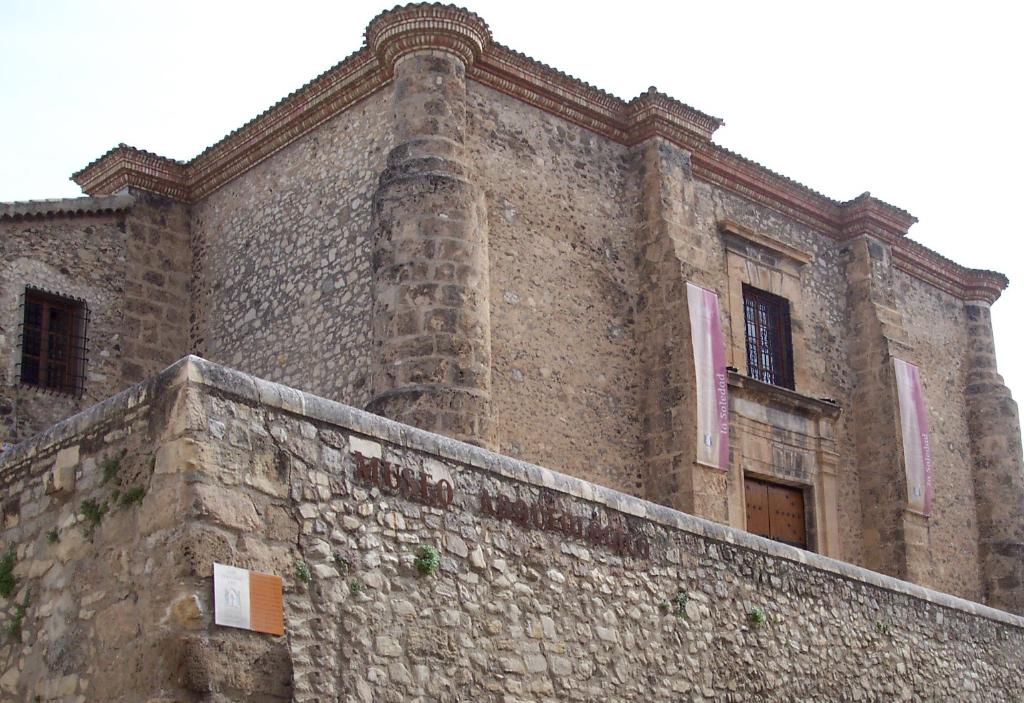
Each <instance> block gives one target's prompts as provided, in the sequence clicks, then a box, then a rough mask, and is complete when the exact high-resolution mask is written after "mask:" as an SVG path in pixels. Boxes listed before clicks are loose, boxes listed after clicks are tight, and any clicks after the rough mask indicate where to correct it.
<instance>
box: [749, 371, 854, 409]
mask: <svg viewBox="0 0 1024 703" xmlns="http://www.w3.org/2000/svg"><path fill="white" fill-rule="evenodd" d="M729 386H730V387H731V388H734V389H736V390H738V391H740V392H741V394H744V395H748V396H754V397H757V398H760V399H767V401H768V402H770V403H772V404H773V405H781V406H783V407H786V408H789V409H792V410H796V411H799V412H802V413H804V414H806V415H813V416H815V417H822V416H824V417H828V418H832V419H835V418H837V417H839V414H840V413H841V412H842V411H843V409H842V408H841V407H840V406H839V405H838V404H837V403H835V402H830V401H827V400H821V399H819V398H812V397H810V396H807V395H804V394H803V393H797V392H796V391H793V390H790V389H788V388H783V387H782V386H773V385H772V384H770V383H765V382H764V381H758V380H757V379H756V378H751V377H750V376H745V375H744V374H741V373H739V372H737V371H729Z"/></svg>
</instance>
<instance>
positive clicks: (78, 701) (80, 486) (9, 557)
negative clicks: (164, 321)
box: [0, 373, 202, 703]
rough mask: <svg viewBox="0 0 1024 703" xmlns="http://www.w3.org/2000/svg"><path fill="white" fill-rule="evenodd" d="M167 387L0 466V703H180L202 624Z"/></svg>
mask: <svg viewBox="0 0 1024 703" xmlns="http://www.w3.org/2000/svg"><path fill="white" fill-rule="evenodd" d="M174 378H175V375H174V374H173V373H172V374H165V375H164V376H162V377H158V378H157V379H155V380H153V381H151V382H149V383H148V384H143V385H140V386H136V387H135V388H133V389H130V390H128V391H125V392H124V393H122V394H120V395H119V396H116V397H115V398H113V399H111V400H108V401H106V402H104V403H103V404H101V405H98V406H94V407H92V408H90V409H89V410H87V411H86V412H84V413H82V414H80V415H77V416H75V417H74V418H72V419H71V420H68V421H65V422H64V423H62V424H60V425H57V426H56V427H54V428H52V429H50V430H48V431H47V432H46V433H44V434H42V435H38V436H36V437H34V438H33V439H32V440H30V441H29V442H25V443H23V444H22V445H20V446H19V447H18V448H17V449H15V450H12V451H11V452H8V453H7V454H5V455H4V456H3V458H2V460H0V490H2V494H3V496H4V498H3V513H2V531H0V550H2V555H3V556H2V559H3V560H2V562H0V618H2V625H0V626H2V629H3V630H2V634H0V699H2V700H5V701H15V700H17V701H38V702H41V701H63V702H65V703H67V702H75V703H82V702H84V701H107V702H110V701H139V700H162V701H169V700H175V701H178V700H182V699H181V698H179V697H177V696H176V694H175V692H176V690H178V689H182V688H183V687H184V685H185V671H186V670H185V667H184V666H183V662H186V661H188V659H189V657H190V656H191V655H190V654H189V652H188V651H187V646H188V642H187V641H186V639H185V637H184V634H183V633H185V632H187V631H189V630H190V629H194V628H195V626H196V623H198V622H200V621H201V617H202V613H201V611H200V602H199V600H198V599H197V598H196V597H195V596H194V595H193V594H194V593H195V592H196V591H197V590H198V585H197V582H196V581H195V579H194V571H193V570H192V568H191V566H190V564H191V562H190V561H189V558H190V554H191V552H189V549H188V547H187V540H186V538H185V529H184V527H183V524H182V520H181V518H182V516H183V515H184V514H185V503H184V502H183V496H184V489H185V485H186V480H185V476H186V474H185V473H183V472H181V471H179V470H178V469H180V468H186V467H187V464H184V463H183V462H181V461H180V460H181V459H182V455H181V453H180V452H177V451H176V448H177V447H176V445H175V444H173V443H172V442H171V441H170V439H171V437H172V436H173V431H174V426H175V422H176V421H174V420H172V418H174V417H176V416H177V417H179V421H180V417H181V415H182V414H184V413H185V409H184V407H182V406H181V405H179V404H178V401H179V400H180V398H179V396H178V395H177V394H176V392H175V389H174V388H173V387H171V384H170V383H169V381H171V380H174ZM5 584H6V588H5ZM161 695H168V696H170V697H169V698H161V697H160V696H161Z"/></svg>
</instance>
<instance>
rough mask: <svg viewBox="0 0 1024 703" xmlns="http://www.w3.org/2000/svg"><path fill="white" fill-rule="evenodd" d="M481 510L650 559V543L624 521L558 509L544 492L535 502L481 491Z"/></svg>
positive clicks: (516, 522) (617, 552)
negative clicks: (589, 517) (602, 519)
mask: <svg viewBox="0 0 1024 703" xmlns="http://www.w3.org/2000/svg"><path fill="white" fill-rule="evenodd" d="M480 512H482V513H483V514H484V515H489V516H490V517H495V518H498V519H499V520H508V521H510V522H514V523H515V524H517V525H519V526H520V527H532V528H535V529H538V530H544V531H546V532H554V533H557V534H561V535H565V536H566V537H570V538H573V539H578V540H581V541H583V542H589V543H590V544H593V545H595V546H600V547H607V548H608V549H610V550H611V551H613V552H615V553H616V554H618V555H619V556H624V557H638V558H641V559H650V557H651V545H650V542H648V541H647V538H646V537H644V536H643V535H639V534H635V533H633V532H631V531H630V530H629V529H628V527H627V526H626V524H625V523H624V522H619V523H615V522H613V521H611V520H608V522H606V523H605V524H602V523H601V521H600V519H599V518H598V517H597V516H596V515H595V516H594V517H593V518H592V519H589V520H588V519H586V518H583V517H580V516H578V515H573V514H572V513H570V512H568V511H566V510H562V509H560V508H559V505H558V502H557V500H556V498H555V497H554V496H553V495H552V494H549V493H545V494H544V495H543V497H542V498H541V500H539V501H537V502H536V503H527V502H526V501H525V500H522V499H517V500H511V499H509V498H507V497H505V496H503V495H500V494H499V495H497V496H495V497H492V496H491V495H490V494H489V493H488V492H487V491H486V490H484V489H481V490H480Z"/></svg>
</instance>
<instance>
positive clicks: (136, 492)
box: [120, 486, 146, 507]
mask: <svg viewBox="0 0 1024 703" xmlns="http://www.w3.org/2000/svg"><path fill="white" fill-rule="evenodd" d="M145 496H146V489H145V488H143V487H142V486H132V487H131V488H129V489H128V490H127V491H125V492H124V493H122V494H121V497H120V503H121V506H122V507H128V506H129V505H132V504H134V503H141V502H142V499H143V498H144V497H145Z"/></svg>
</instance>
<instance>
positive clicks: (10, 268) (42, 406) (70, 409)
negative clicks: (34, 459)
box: [0, 191, 192, 442]
mask: <svg viewBox="0 0 1024 703" xmlns="http://www.w3.org/2000/svg"><path fill="white" fill-rule="evenodd" d="M187 211H188V209H187V208H186V207H185V206H183V205H181V204H179V203H175V202H172V201H168V200H167V199H166V198H161V197H158V196H154V195H151V194H149V193H145V192H137V191H132V192H131V193H130V194H128V195H121V196H116V197H113V198H96V199H94V200H92V201H89V200H86V201H85V202H83V201H80V200H70V201H48V202H39V203H27V204H25V206H22V207H19V206H18V204H15V205H13V206H11V205H8V206H4V205H0V253H2V260H3V262H4V263H3V265H2V266H0V364H2V365H0V434H2V439H3V440H4V441H7V442H16V441H17V440H19V439H24V438H25V437H29V436H31V435H33V434H36V433H38V432H41V431H43V430H44V429H46V428H47V427H48V426H50V425H52V424H53V423H54V421H56V420H58V419H60V418H62V417H67V416H69V415H73V414H74V413H76V412H79V411H81V410H83V409H84V408H87V407H89V406H91V405H93V404H95V403H98V402H99V401H101V400H103V399H104V398H108V397H110V396H111V395H113V394H114V393H117V392H118V391H120V390H123V389H124V388H126V387H128V386H130V385H132V384H134V383H138V382H139V381H141V380H143V379H144V378H147V377H149V376H152V375H153V374H155V373H156V372H157V371H159V370H161V369H163V368H164V367H166V366H167V365H168V364H170V363H172V362H173V361H175V360H176V359H179V358H180V357H181V356H183V355H184V354H186V353H188V351H189V349H190V347H189V342H188V338H189V335H188V309H189V305H190V298H189V276H190V275H191V268H192V257H191V249H190V248H189V245H188V240H189V226H188V221H187V217H188V213H187ZM26 288H37V289H42V290H46V291H49V292H51V293H55V294H58V295H61V296H64V297H68V298H74V299H77V300H80V301H84V302H85V304H86V305H87V307H88V310H89V320H88V324H87V329H86V343H87V354H88V360H87V362H86V365H85V383H84V393H83V394H82V395H81V396H79V397H75V396H71V395H66V394H59V393H53V392H45V391H42V390H39V389H37V388H35V387H33V386H28V385H24V384H21V383H20V382H19V381H20V376H19V366H20V361H21V356H20V352H21V344H22V340H21V329H22V324H23V303H24V294H25V289H26Z"/></svg>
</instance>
